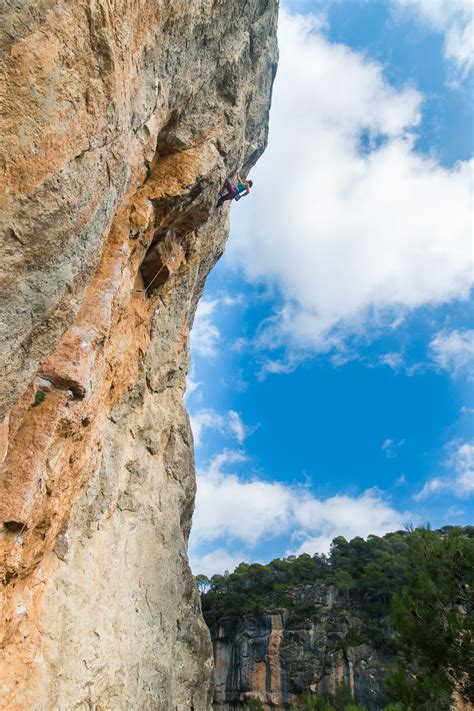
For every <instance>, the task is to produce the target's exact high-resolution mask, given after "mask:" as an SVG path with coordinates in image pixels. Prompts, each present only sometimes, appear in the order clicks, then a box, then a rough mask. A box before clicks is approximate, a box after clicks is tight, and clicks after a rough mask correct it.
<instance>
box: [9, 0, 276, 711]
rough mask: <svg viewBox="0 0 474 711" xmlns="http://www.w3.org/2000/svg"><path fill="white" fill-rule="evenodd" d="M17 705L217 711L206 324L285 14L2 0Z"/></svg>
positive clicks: (12, 700)
mask: <svg viewBox="0 0 474 711" xmlns="http://www.w3.org/2000/svg"><path fill="white" fill-rule="evenodd" d="M1 12H2V18H1V19H2V28H1V32H2V34H1V39H0V59H1V62H2V69H3V72H2V74H3V78H4V79H3V83H2V86H1V88H0V95H1V98H2V100H3V106H4V107H5V108H6V111H4V113H3V114H2V115H1V118H0V122H1V123H0V135H2V147H1V155H0V166H1V168H2V170H3V178H2V181H3V184H2V185H1V188H0V211H1V212H0V216H1V227H2V240H1V244H0V270H1V273H0V361H1V363H2V378H1V381H0V423H1V424H0V462H1V469H0V521H1V522H2V523H3V527H2V530H1V532H0V546H1V554H2V557H1V563H0V566H1V576H2V582H3V586H2V603H3V617H2V627H1V633H2V646H1V652H0V708H5V709H8V710H9V711H13V710H17V709H18V710H19V711H20V710H22V711H23V710H24V711H26V710H28V711H30V710H32V709H38V711H46V710H49V709H55V710H61V711H66V710H69V709H75V710H82V709H95V710H96V711H99V710H101V711H105V710H109V709H127V710H128V709H140V710H143V711H145V710H146V709H162V710H163V711H170V710H174V709H180V711H185V710H186V709H189V710H190V709H194V711H201V710H204V709H207V708H209V705H210V703H211V698H212V652H211V644H210V638H209V633H208V630H207V628H206V626H205V624H204V622H203V620H202V617H201V610H200V603H199V596H198V594H197V591H196V588H195V585H194V580H193V577H192V575H191V571H190V569H189V565H188V559H187V540H188V536H189V531H190V526H191V518H192V512H193V508H194V495H195V476H194V461H193V443H192V435H191V431H190V427H189V421H188V416H187V413H186V411H185V409H184V406H183V394H184V390H185V377H186V372H187V369H188V364H189V330H190V327H191V324H192V321H193V317H194V312H195V309H196V305H197V302H198V299H199V297H200V295H201V293H202V290H203V288H204V283H205V279H206V276H207V274H208V272H209V270H210V269H211V268H212V267H213V265H214V264H215V262H216V260H217V259H218V258H219V256H220V255H221V254H222V251H223V249H224V245H225V240H226V237H227V214H228V208H227V207H224V208H222V210H220V211H217V210H215V202H216V194H217V190H218V189H219V187H220V185H221V184H222V181H223V179H224V178H225V177H226V176H228V175H231V174H233V173H235V171H236V170H237V169H238V168H243V171H244V172H245V171H246V170H248V169H250V167H251V166H252V165H253V164H254V163H255V161H256V160H257V159H258V157H259V156H260V154H261V153H262V151H263V149H264V147H265V144H266V139H267V130H268V112H269V107H270V97H271V87H272V82H273V77H274V74H275V70H276V61H277V49H276V20H277V0H218V2H215V1H214V0H149V1H145V0H138V1H133V2H132V0H120V1H117V2H115V1H111V2H109V1H106V0H78V1H77V2H74V3H71V2H66V0H31V1H29V2H26V3H18V2H13V0H7V1H6V3H4V5H3V6H2V11H1Z"/></svg>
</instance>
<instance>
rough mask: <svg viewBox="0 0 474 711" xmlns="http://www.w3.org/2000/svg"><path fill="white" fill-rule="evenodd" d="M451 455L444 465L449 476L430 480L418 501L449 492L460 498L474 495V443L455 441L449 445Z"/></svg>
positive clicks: (419, 494) (418, 495)
mask: <svg viewBox="0 0 474 711" xmlns="http://www.w3.org/2000/svg"><path fill="white" fill-rule="evenodd" d="M448 450H449V455H448V457H447V459H446V461H445V463H444V468H445V469H446V470H447V471H448V474H447V475H443V476H437V477H434V478H433V479H430V481H428V482H427V483H426V484H425V485H424V487H423V488H422V489H421V491H420V492H419V493H418V494H417V495H416V496H415V500H416V501H422V500H423V499H426V498H428V497H429V496H433V495H435V494H439V493H442V492H449V493H451V494H453V495H454V496H456V497H458V498H466V497H468V496H471V495H472V494H474V441H473V442H460V441H459V440H453V441H451V442H450V443H449V444H448Z"/></svg>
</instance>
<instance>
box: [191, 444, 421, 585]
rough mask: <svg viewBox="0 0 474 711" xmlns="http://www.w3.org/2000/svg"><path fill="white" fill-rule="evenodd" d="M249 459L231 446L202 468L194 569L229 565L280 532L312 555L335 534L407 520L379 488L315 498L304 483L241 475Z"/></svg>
mask: <svg viewBox="0 0 474 711" xmlns="http://www.w3.org/2000/svg"><path fill="white" fill-rule="evenodd" d="M245 461H246V458H245V455H244V454H243V453H242V452H236V451H229V450H227V451H224V452H221V453H220V454H218V455H216V456H215V457H214V458H213V459H212V460H211V462H210V463H209V465H208V467H206V468H203V469H200V470H198V491H197V499H196V512H195V515H194V521H193V529H192V534H191V543H190V553H191V561H192V566H193V569H194V571H195V572H196V573H197V572H206V573H207V572H211V573H216V572H223V570H224V569H226V568H227V569H231V565H230V563H231V561H236V562H239V561H240V560H244V559H245V560H248V559H249V558H252V556H253V555H254V554H253V553H252V550H253V549H254V548H255V546H257V545H258V544H259V543H260V542H262V541H268V540H269V539H271V538H275V537H278V536H284V537H285V538H287V539H288V540H290V539H291V541H292V543H291V544H289V548H288V550H287V553H290V552H291V553H300V552H307V553H311V554H312V553H316V552H327V551H328V550H329V545H330V543H331V540H332V539H333V538H334V537H335V536H337V535H343V536H346V537H347V538H348V539H350V538H353V537H354V536H366V535H368V534H369V533H372V534H375V535H377V534H380V535H381V534H384V533H386V532H388V531H393V530H396V529H397V528H401V527H402V526H403V522H404V521H406V520H407V514H402V513H400V512H399V511H396V510H395V509H394V508H392V506H391V505H390V503H389V502H388V501H387V500H386V499H385V498H384V496H383V495H382V494H381V493H380V492H379V491H378V490H376V489H369V490H367V491H365V492H364V493H362V494H361V495H359V496H347V495H337V496H332V497H329V498H326V499H317V498H316V497H314V496H313V495H312V494H311V492H309V491H308V490H307V489H305V488H303V487H296V486H290V485H287V484H282V483H280V482H274V481H265V480H262V479H257V478H253V479H249V478H245V477H243V476H241V475H239V474H238V473H236V471H235V470H236V469H237V467H238V466H239V465H242V464H243V463H245ZM229 469H230V470H231V471H229ZM232 470H234V471H232ZM227 545H228V546H229V548H227ZM236 549H237V550H238V551H240V552H239V553H238V554H235V550H236ZM212 566H214V567H212Z"/></svg>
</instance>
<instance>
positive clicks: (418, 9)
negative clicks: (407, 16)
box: [393, 0, 474, 77]
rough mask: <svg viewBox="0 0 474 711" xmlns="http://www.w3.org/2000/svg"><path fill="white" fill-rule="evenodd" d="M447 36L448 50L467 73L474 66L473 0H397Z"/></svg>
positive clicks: (454, 60) (397, 2) (404, 7)
mask: <svg viewBox="0 0 474 711" xmlns="http://www.w3.org/2000/svg"><path fill="white" fill-rule="evenodd" d="M393 2H394V6H395V8H396V9H397V10H400V9H404V10H405V11H407V10H408V11H409V12H411V13H412V14H414V15H415V16H416V18H417V19H418V20H419V21H421V22H423V23H425V24H426V25H427V26H428V27H429V28H430V29H432V30H435V31H436V32H439V33H440V34H442V35H443V36H444V53H445V56H446V58H447V59H449V60H451V61H453V62H454V63H455V64H456V66H457V67H458V69H459V70H460V72H461V76H463V77H466V76H467V74H468V72H469V71H470V70H471V69H472V68H473V67H474V17H473V14H474V11H473V6H472V1H471V0H393Z"/></svg>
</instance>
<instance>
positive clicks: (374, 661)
mask: <svg viewBox="0 0 474 711" xmlns="http://www.w3.org/2000/svg"><path fill="white" fill-rule="evenodd" d="M308 602H310V603H312V604H313V605H316V606H317V609H318V612H317V616H316V618H314V617H313V618H312V619H308V620H304V621H302V622H298V623H293V622H292V619H291V611H290V610H288V609H285V608H281V609H276V610H272V611H269V612H268V613H265V614H262V615H259V616H257V617H246V618H243V619H241V620H236V619H231V618H223V619H222V620H221V621H220V623H219V625H218V627H217V628H216V630H215V631H214V633H213V635H212V636H213V647H214V658H215V693H214V709H215V711H237V710H238V709H242V707H243V705H244V703H245V700H246V699H248V698H249V697H252V696H253V697H257V698H259V699H260V700H261V701H262V702H263V704H264V707H265V709H267V710H270V709H278V710H279V711H283V710H287V709H288V708H289V706H290V704H291V703H292V702H293V701H295V699H296V696H297V694H299V693H301V692H304V691H309V692H312V693H318V694H321V695H322V696H324V698H326V699H328V700H329V701H332V702H334V700H335V694H336V688H337V686H338V684H340V683H341V682H342V681H343V682H344V683H345V684H346V685H347V686H348V687H349V688H350V690H351V692H352V695H353V698H354V700H355V701H356V702H357V703H358V704H361V705H364V706H366V707H367V708H368V709H369V711H376V710H377V709H381V708H383V707H384V705H385V703H386V698H385V695H384V683H385V679H386V676H387V673H388V670H389V668H390V667H391V666H392V665H393V663H394V658H393V657H392V656H391V655H390V654H387V653H385V652H382V651H380V650H377V649H375V648H374V647H373V646H371V645H369V644H355V645H354V644H353V643H352V644H351V642H350V639H351V636H352V638H354V634H355V635H357V634H358V633H359V632H360V626H361V621H360V618H359V617H358V616H357V615H356V614H353V613H351V611H350V610H348V609H347V605H346V604H345V600H344V597H343V595H342V594H341V593H338V591H337V590H336V588H334V587H332V586H330V587H326V586H307V587H304V588H300V589H299V590H298V592H297V593H296V594H295V595H294V605H295V609H296V608H297V606H298V605H299V604H305V603H308Z"/></svg>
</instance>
